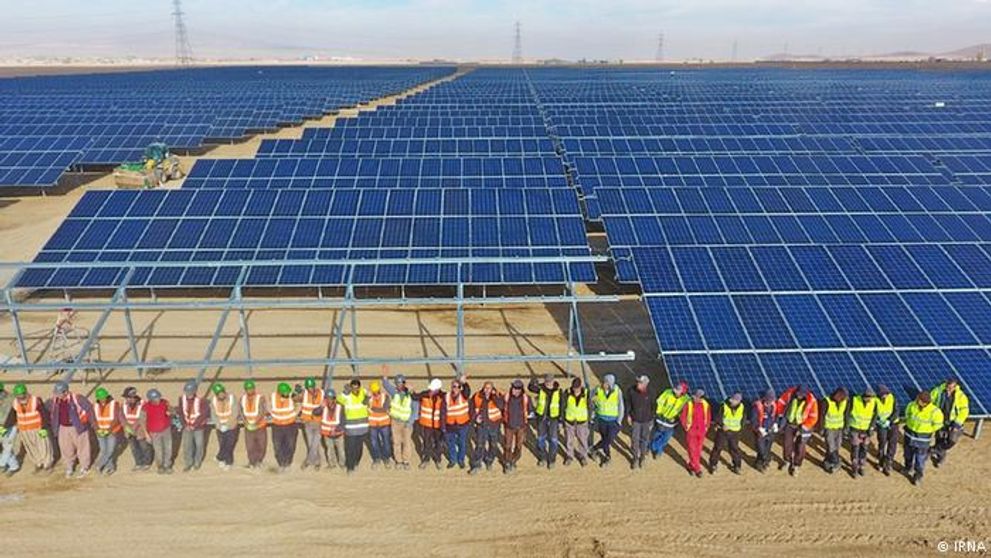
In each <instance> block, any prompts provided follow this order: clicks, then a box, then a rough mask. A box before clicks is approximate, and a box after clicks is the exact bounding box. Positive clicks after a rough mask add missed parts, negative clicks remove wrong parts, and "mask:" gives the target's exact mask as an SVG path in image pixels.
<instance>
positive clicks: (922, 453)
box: [902, 391, 946, 486]
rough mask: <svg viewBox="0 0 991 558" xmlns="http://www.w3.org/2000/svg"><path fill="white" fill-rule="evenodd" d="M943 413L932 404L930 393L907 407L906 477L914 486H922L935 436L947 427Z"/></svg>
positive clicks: (920, 394) (904, 442)
mask: <svg viewBox="0 0 991 558" xmlns="http://www.w3.org/2000/svg"><path fill="white" fill-rule="evenodd" d="M945 421H946V417H944V416H943V411H942V410H941V409H940V408H939V406H937V405H936V404H934V403H933V402H932V396H931V395H930V394H929V393H928V392H925V391H923V392H920V393H919V395H918V396H917V397H916V398H915V400H914V401H912V402H911V403H909V404H908V405H906V406H905V440H904V441H903V442H902V444H903V445H904V446H905V475H906V476H907V477H909V478H910V479H911V480H912V484H914V485H916V486H918V485H920V484H922V476H923V475H924V474H925V471H926V460H928V459H929V448H930V447H931V445H932V443H933V435H935V434H936V433H937V432H939V431H940V430H941V429H942V428H943V427H944V425H945Z"/></svg>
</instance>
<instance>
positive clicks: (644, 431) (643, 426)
mask: <svg viewBox="0 0 991 558" xmlns="http://www.w3.org/2000/svg"><path fill="white" fill-rule="evenodd" d="M653 427H654V421H649V422H634V423H633V428H632V429H631V432H630V446H631V449H632V450H633V460H634V461H637V460H640V459H643V458H644V457H646V456H647V452H649V451H650V431H651V429H652V428H653Z"/></svg>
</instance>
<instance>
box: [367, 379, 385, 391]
mask: <svg viewBox="0 0 991 558" xmlns="http://www.w3.org/2000/svg"><path fill="white" fill-rule="evenodd" d="M368 387H369V389H371V390H372V393H378V392H379V390H380V389H382V386H381V385H380V384H379V383H378V380H376V381H374V382H372V383H371V384H370V385H369V386H368Z"/></svg>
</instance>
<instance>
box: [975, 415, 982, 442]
mask: <svg viewBox="0 0 991 558" xmlns="http://www.w3.org/2000/svg"><path fill="white" fill-rule="evenodd" d="M983 428H984V419H983V418H979V419H977V424H975V425H974V439H975V440H980V439H981V429H983Z"/></svg>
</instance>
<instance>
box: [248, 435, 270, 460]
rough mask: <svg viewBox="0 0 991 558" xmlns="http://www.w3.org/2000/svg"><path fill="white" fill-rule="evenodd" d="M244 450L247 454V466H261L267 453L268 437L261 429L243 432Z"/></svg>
mask: <svg viewBox="0 0 991 558" xmlns="http://www.w3.org/2000/svg"><path fill="white" fill-rule="evenodd" d="M244 449H245V450H247V452H248V465H261V463H262V461H265V452H267V451H268V436H266V435H265V431H264V430H263V429H261V428H259V429H257V430H248V429H247V428H246V429H245V430H244Z"/></svg>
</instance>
